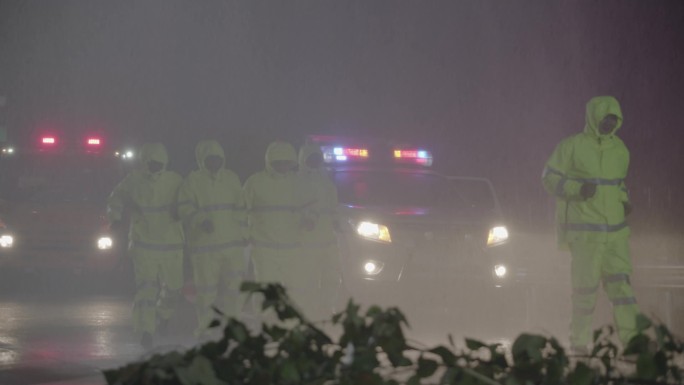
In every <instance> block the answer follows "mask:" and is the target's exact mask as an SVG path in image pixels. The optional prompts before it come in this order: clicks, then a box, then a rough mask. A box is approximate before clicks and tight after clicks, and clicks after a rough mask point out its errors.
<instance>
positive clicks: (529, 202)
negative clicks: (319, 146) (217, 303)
mask: <svg viewBox="0 0 684 385" xmlns="http://www.w3.org/2000/svg"><path fill="white" fill-rule="evenodd" d="M683 47H684V2H682V1H664V0H660V1H646V0H641V1H637V0H619V1H618V0H603V1H600V2H599V1H542V0H540V1H503V0H502V1H483V0H472V1H412V2H408V1H332V0H330V1H314V0H311V1H242V2H233V1H202V2H194V1H179V0H171V1H161V0H150V1H115V2H111V1H90V0H83V1H64V0H63V1H42V2H41V1H18V0H0V95H5V96H6V97H7V104H6V106H5V107H4V109H1V110H0V114H2V115H0V119H3V121H4V122H5V124H6V125H7V126H8V127H9V128H10V135H11V138H12V139H14V140H15V141H20V140H22V139H23V138H25V137H26V136H27V135H29V133H30V132H32V131H35V130H40V129H44V128H51V127H53V128H59V129H62V130H67V131H68V130H82V129H97V130H103V131H104V132H107V133H109V134H108V135H109V137H110V138H111V141H113V142H116V143H119V144H137V143H140V142H142V141H150V140H158V141H163V142H164V143H166V144H167V145H168V147H169V148H170V150H171V155H172V157H173V160H172V162H173V164H172V167H173V168H175V169H177V170H179V171H181V172H186V171H187V170H189V169H190V168H191V167H192V166H193V154H194V145H195V143H196V142H197V140H199V139H203V138H216V139H219V140H220V141H221V142H222V144H223V145H224V146H225V148H226V150H227V152H228V161H229V166H230V167H231V168H233V169H235V170H236V171H237V172H238V173H239V174H240V176H241V177H242V178H243V180H244V179H245V178H246V177H247V176H249V174H250V173H252V172H254V171H257V170H258V169H260V168H261V167H263V153H264V150H265V147H266V145H267V144H268V142H270V141H271V140H273V139H286V140H290V141H292V142H293V143H295V144H298V142H300V141H301V138H302V136H303V135H304V134H307V133H314V132H321V133H336V134H344V135H358V134H370V135H374V136H386V137H400V138H409V139H417V140H420V141H421V142H427V143H432V146H433V148H434V149H435V152H437V154H438V156H439V158H438V161H437V164H438V165H439V166H440V167H441V168H442V169H445V170H447V171H448V172H451V173H458V174H469V175H480V176H486V177H489V178H491V179H492V180H493V181H494V183H495V185H496V187H497V188H498V190H499V194H500V195H501V198H502V200H503V203H504V204H505V206H506V208H507V210H508V213H509V214H510V215H511V217H512V218H513V219H514V221H515V223H517V224H518V225H525V226H530V227H535V228H543V227H545V226H548V225H549V224H550V223H551V222H552V207H553V205H552V199H551V198H549V197H548V196H547V195H546V193H545V191H543V189H542V187H541V183H540V175H541V171H542V168H543V165H544V162H545V161H546V159H547V157H548V156H549V155H550V153H551V151H552V150H553V148H554V146H555V145H556V143H557V142H558V141H560V140H561V139H562V138H564V137H566V136H568V135H571V134H573V133H576V132H578V131H580V130H582V128H583V126H584V106H585V104H586V102H587V100H588V99H589V98H591V97H592V96H595V95H603V94H609V95H614V96H616V97H617V98H618V99H619V100H620V101H621V103H622V107H623V113H624V125H623V128H622V129H621V130H620V132H619V135H620V136H621V137H622V138H623V140H624V141H625V143H626V144H627V146H628V147H629V148H630V150H631V153H632V164H631V172H630V175H629V179H628V183H629V185H630V188H631V192H632V197H633V200H634V203H635V207H636V211H635V214H634V216H633V218H632V221H633V223H634V224H635V225H636V226H637V228H639V229H640V231H648V230H651V229H655V230H659V231H660V230H675V231H681V230H682V225H683V223H682V222H683V221H682V220H681V218H682V215H684V209H683V208H682V202H683V201H684V192H683V190H684V183H682V175H684V156H683V155H682V149H683V148H684V146H682V143H681V142H682V138H684V133H682V131H683V130H684V49H683Z"/></svg>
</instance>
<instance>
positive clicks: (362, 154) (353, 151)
mask: <svg viewBox="0 0 684 385" xmlns="http://www.w3.org/2000/svg"><path fill="white" fill-rule="evenodd" d="M323 159H324V160H325V161H326V162H346V161H348V160H352V159H358V160H365V159H368V150H367V149H365V148H349V147H328V148H325V149H324V150H323Z"/></svg>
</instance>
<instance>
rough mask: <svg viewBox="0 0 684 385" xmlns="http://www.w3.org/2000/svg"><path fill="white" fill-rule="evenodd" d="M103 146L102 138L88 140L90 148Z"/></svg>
mask: <svg viewBox="0 0 684 385" xmlns="http://www.w3.org/2000/svg"><path fill="white" fill-rule="evenodd" d="M100 144H102V141H101V140H100V138H88V146H99V145H100Z"/></svg>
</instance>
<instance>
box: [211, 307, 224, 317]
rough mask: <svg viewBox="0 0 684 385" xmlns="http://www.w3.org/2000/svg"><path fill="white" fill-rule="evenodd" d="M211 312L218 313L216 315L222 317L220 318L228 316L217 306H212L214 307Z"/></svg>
mask: <svg viewBox="0 0 684 385" xmlns="http://www.w3.org/2000/svg"><path fill="white" fill-rule="evenodd" d="M211 310H213V311H214V313H216V314H218V315H220V316H223V317H225V316H226V314H225V313H224V312H223V311H221V309H219V308H217V307H216V306H212V307H211Z"/></svg>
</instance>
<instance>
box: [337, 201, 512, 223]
mask: <svg viewBox="0 0 684 385" xmlns="http://www.w3.org/2000/svg"><path fill="white" fill-rule="evenodd" d="M341 212H343V213H345V214H346V216H347V217H349V218H350V219H352V220H355V221H364V220H367V221H373V222H378V223H383V224H394V223H400V224H416V225H420V224H424V225H426V226H434V225H463V226H467V225H472V226H478V225H486V226H490V225H494V224H497V223H500V221H501V219H502V218H501V216H500V215H498V214H497V213H495V212H491V211H483V210H482V209H474V208H472V209H471V208H449V207H416V206H396V207H380V206H356V205H349V204H345V205H342V208H341Z"/></svg>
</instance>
